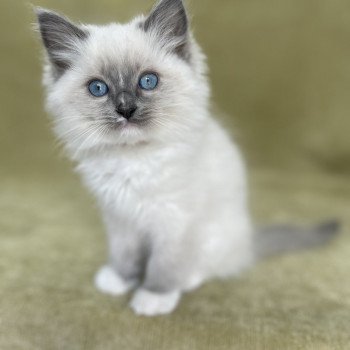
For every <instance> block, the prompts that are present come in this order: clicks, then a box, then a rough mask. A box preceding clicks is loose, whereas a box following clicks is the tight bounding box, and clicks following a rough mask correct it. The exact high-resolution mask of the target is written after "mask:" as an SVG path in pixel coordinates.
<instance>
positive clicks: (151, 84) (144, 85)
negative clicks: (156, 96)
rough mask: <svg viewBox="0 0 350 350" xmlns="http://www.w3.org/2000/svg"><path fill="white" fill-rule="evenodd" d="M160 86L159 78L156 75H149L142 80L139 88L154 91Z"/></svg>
mask: <svg viewBox="0 0 350 350" xmlns="http://www.w3.org/2000/svg"><path fill="white" fill-rule="evenodd" d="M157 85H158V76H157V75H156V74H154V73H147V74H145V75H143V76H142V77H141V78H140V81H139V86H140V88H141V89H143V90H154V89H155V88H156V87H157Z"/></svg>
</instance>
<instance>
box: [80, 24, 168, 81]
mask: <svg viewBox="0 0 350 350" xmlns="http://www.w3.org/2000/svg"><path fill="white" fill-rule="evenodd" d="M90 31H91V36H90V39H89V41H88V42H87V50H88V54H87V55H86V57H89V61H90V62H89V66H91V65H93V66H94V68H95V69H98V72H99V73H101V74H102V75H106V74H108V75H111V74H112V75H113V79H114V80H120V81H122V80H123V79H126V78H127V77H130V76H133V75H135V74H137V73H139V72H140V71H143V70H147V69H151V68H152V66H154V65H155V63H157V62H158V61H159V58H160V56H162V53H161V52H159V50H158V48H157V47H156V45H155V44H154V42H152V40H151V38H150V37H149V36H148V35H147V34H146V33H145V32H144V31H143V30H142V29H141V28H140V27H139V26H137V25H134V24H127V25H119V24H111V25H108V26H104V27H92V28H91V30H90Z"/></svg>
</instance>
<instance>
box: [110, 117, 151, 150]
mask: <svg viewBox="0 0 350 350" xmlns="http://www.w3.org/2000/svg"><path fill="white" fill-rule="evenodd" d="M104 141H105V142H106V144H108V145H137V144H141V143H145V142H149V141H150V140H148V137H147V132H146V130H144V127H142V125H140V124H138V123H134V122H132V121H127V120H123V121H121V122H119V123H115V124H112V125H109V126H108V131H107V132H106V133H105V135H104Z"/></svg>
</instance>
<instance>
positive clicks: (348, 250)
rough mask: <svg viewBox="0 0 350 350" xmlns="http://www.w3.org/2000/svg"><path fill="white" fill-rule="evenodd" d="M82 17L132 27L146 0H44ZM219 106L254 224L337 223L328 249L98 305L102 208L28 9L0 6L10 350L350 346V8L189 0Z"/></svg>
mask: <svg viewBox="0 0 350 350" xmlns="http://www.w3.org/2000/svg"><path fill="white" fill-rule="evenodd" d="M33 3H34V4H35V5H41V6H45V7H49V8H54V9H57V10H59V11H62V12H64V13H66V14H67V15H69V16H70V17H72V18H73V19H75V20H81V21H83V22H97V23H104V22H106V21H114V20H121V21H126V20H128V19H129V18H130V17H131V16H133V15H135V14H137V13H139V12H142V11H146V10H147V9H148V8H150V6H151V4H152V2H151V1H149V0H147V1H144V0H128V1H122V0H99V1H93V0H46V1H44V0H42V1H39V0H34V1H33ZM189 5H190V6H189V7H190V9H191V11H192V15H193V24H194V29H195V33H196V36H197V38H198V39H199V41H200V43H201V45H202V46H203V47H204V49H205V51H206V52H207V53H208V56H209V64H210V67H211V73H210V75H211V80H212V82H213V97H214V98H213V99H214V101H215V104H216V105H217V106H218V108H219V110H221V111H223V112H224V113H223V114H226V115H228V116H229V117H224V120H225V121H224V122H225V123H226V125H227V126H228V128H230V130H232V133H233V134H234V135H235V136H236V139H237V140H238V143H239V144H240V145H241V148H242V150H243V152H244V154H245V156H246V159H247V164H248V168H249V174H250V185H251V207H252V211H253V214H254V217H255V219H256V221H257V222H265V223H267V222H299V223H311V222H315V221H319V220H321V219H323V218H328V217H337V218H339V219H340V220H341V221H342V223H343V229H342V234H341V235H340V236H339V237H337V239H336V240H335V241H334V242H332V243H331V244H330V245H329V246H327V247H323V248H319V249H315V250H313V251H309V252H301V253H298V254H289V255H287V256H283V257H277V258H273V259H270V260H268V261H265V262H262V263H260V264H259V265H257V266H256V267H255V268H253V269H252V270H251V271H249V272H247V273H245V274H244V275H242V277H241V278H239V279H236V280H229V281H225V282H223V281H213V282H211V283H208V284H207V285H205V286H204V287H202V288H201V289H200V290H198V291H196V292H194V293H192V294H189V295H186V296H185V297H184V298H183V301H182V303H181V305H180V307H179V308H178V309H177V310H176V312H175V313H174V314H172V315H170V316H166V317H158V318H153V319H146V318H139V317H136V316H135V315H134V314H133V313H132V312H131V311H130V310H129V308H128V307H127V302H128V299H129V297H122V298H120V299H114V298H111V297H107V296H104V295H101V294H99V293H98V292H96V291H95V289H94V287H93V285H92V277H93V274H94V272H95V270H96V269H97V268H98V266H99V265H100V264H101V263H103V262H104V259H105V241H104V232H103V227H102V225H101V222H100V219H99V216H98V213H97V211H96V208H95V205H94V202H93V200H92V199H91V198H90V197H89V196H88V195H87V193H86V191H85V189H83V188H82V186H81V184H80V182H79V179H78V178H77V176H76V175H75V174H74V173H73V171H72V165H71V164H70V163H69V162H68V161H66V160H65V158H64V157H63V156H62V154H61V153H60V150H59V148H57V147H55V142H54V139H53V136H52V134H51V132H50V127H49V122H48V118H47V116H46V115H45V113H44V112H43V108H42V104H43V101H42V100H43V94H42V88H41V83H40V80H41V67H40V61H41V52H40V45H39V41H38V40H37V38H36V36H35V34H33V32H32V31H31V23H32V22H33V21H34V16H33V14H32V11H31V8H30V5H29V4H28V3H27V2H26V1H21V0H0V77H1V83H0V159H1V163H0V349H1V350H16V349H25V350H31V349H33V350H34V349H35V350H36V349H55V350H56V349H64V350H70V349H74V350H75V349H103V350H108V349H117V350H119V349H127V350H134V349H135V350H136V349H146V350H147V349H150V350H158V349H164V350H184V349H190V350H196V349H200V350H207V349H223V350H224V349H239V350H250V349H268V350H273V349H287V350H288V349H315V350H316V349H317V350H323V349H341V350H343V349H349V348H350V257H349V256H350V235H349V229H350V219H349V218H350V206H349V199H350V181H349V180H350V176H349V175H350V139H349V132H350V120H349V110H350V96H349V95H350V64H349V58H350V3H349V1H347V0H279V1H272V0H249V1H247V0H218V1H214V0H211V1H209V0H192V1H191V2H190V4H189Z"/></svg>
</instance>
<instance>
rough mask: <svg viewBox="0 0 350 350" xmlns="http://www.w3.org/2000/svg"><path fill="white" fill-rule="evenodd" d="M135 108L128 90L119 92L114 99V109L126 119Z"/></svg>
mask: <svg viewBox="0 0 350 350" xmlns="http://www.w3.org/2000/svg"><path fill="white" fill-rule="evenodd" d="M136 109H137V106H136V103H135V98H134V97H133V96H132V95H131V94H130V93H128V92H125V91H123V92H121V93H120V94H119V95H118V96H117V99H116V111H117V112H118V113H119V114H120V115H122V116H123V117H124V118H126V119H130V118H131V117H132V116H133V114H134V113H135V111H136Z"/></svg>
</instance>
